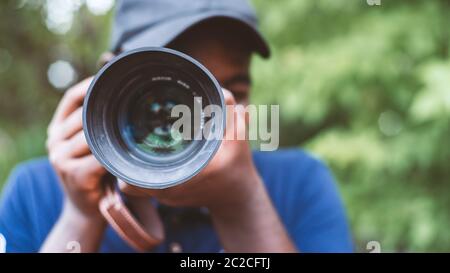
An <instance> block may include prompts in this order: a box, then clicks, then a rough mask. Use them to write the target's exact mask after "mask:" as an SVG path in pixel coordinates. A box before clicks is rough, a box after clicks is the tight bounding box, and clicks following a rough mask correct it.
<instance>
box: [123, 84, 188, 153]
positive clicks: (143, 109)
mask: <svg viewBox="0 0 450 273" xmlns="http://www.w3.org/2000/svg"><path fill="white" fill-rule="evenodd" d="M193 97H194V96H193V94H192V93H190V92H186V91H185V90H183V89H182V88H180V87H178V86H176V85H173V84H167V83H165V84H164V83H163V84H161V83H160V84H156V85H151V86H146V87H144V89H143V90H140V91H138V92H137V94H136V98H135V99H133V100H132V101H131V103H130V104H129V105H128V107H127V108H128V109H127V110H126V111H127V113H126V120H125V124H123V125H122V126H121V127H122V128H121V133H122V136H123V138H124V139H125V141H126V143H127V145H129V146H130V148H131V149H137V150H138V151H139V152H142V153H145V154H148V155H150V156H168V155H175V154H178V153H179V152H181V151H183V150H184V149H186V148H187V147H188V146H189V145H190V144H191V143H192V140H190V139H184V138H183V136H182V135H181V133H180V132H178V130H174V129H173V128H172V125H173V124H174V122H175V121H176V120H177V119H178V118H177V117H174V116H172V109H173V108H174V107H175V106H176V105H187V106H188V107H189V109H193V106H192V102H193Z"/></svg>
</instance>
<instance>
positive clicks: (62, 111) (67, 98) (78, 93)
mask: <svg viewBox="0 0 450 273" xmlns="http://www.w3.org/2000/svg"><path fill="white" fill-rule="evenodd" d="M91 81H92V77H90V78H87V79H85V80H83V81H81V82H80V83H78V84H76V85H74V86H73V87H71V88H69V89H68V90H67V91H66V94H65V95H64V97H63V98H62V100H61V102H60V103H59V105H58V107H57V108H56V112H55V115H54V116H53V120H52V122H51V124H52V125H53V124H57V123H59V122H61V121H62V120H64V119H65V118H66V117H67V116H68V115H69V114H70V113H72V112H73V111H75V109H77V108H78V107H79V106H80V105H81V104H82V103H83V99H84V96H85V95H86V93H87V90H88V89H89V85H90V84H91Z"/></svg>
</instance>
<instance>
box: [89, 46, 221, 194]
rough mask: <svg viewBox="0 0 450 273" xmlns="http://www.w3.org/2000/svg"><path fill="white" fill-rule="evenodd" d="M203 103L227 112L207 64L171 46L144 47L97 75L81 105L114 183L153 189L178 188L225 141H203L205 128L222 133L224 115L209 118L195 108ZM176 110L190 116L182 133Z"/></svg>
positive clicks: (99, 155)
mask: <svg viewBox="0 0 450 273" xmlns="http://www.w3.org/2000/svg"><path fill="white" fill-rule="evenodd" d="M199 104H200V105H201V106H203V105H204V106H208V105H214V106H217V107H220V108H222V109H225V102H224V98H223V94H222V91H221V88H220V85H219V84H218V82H217V80H216V79H215V78H214V76H213V75H212V74H211V73H210V72H209V71H208V70H207V69H206V68H205V67H204V66H203V65H202V64H200V63H199V62H198V61H196V60H195V59H193V58H191V57H190V56H188V55H186V54H183V53H181V52H178V51H175V50H172V49H167V48H151V47H149V48H139V49H136V50H132V51H128V52H124V53H122V54H120V55H118V56H117V57H115V58H114V59H113V60H112V61H110V62H109V63H108V64H106V65H105V66H104V67H103V68H102V69H101V70H100V71H99V72H98V73H97V75H96V76H95V78H94V80H93V81H92V83H91V85H90V87H89V90H88V93H87V95H86V98H85V101H84V105H83V128H84V133H85V135H86V140H87V142H88V145H89V147H90V149H91V152H92V153H93V154H94V156H95V157H96V158H97V159H98V160H99V162H100V163H101V164H102V165H103V166H104V167H105V168H106V169H107V170H108V171H109V172H110V173H111V174H112V175H114V176H116V177H117V178H119V179H121V180H123V181H125V182H127V183H130V184H132V185H135V186H139V187H143V188H150V189H163V188H167V187H171V186H175V185H178V184H180V183H182V182H185V181H187V180H189V179H190V178H192V177H193V176H195V175H196V174H197V173H198V172H200V171H201V170H202V169H203V168H204V167H205V166H206V165H207V164H208V162H209V161H210V160H211V158H212V157H213V156H214V154H215V153H216V151H217V150H218V148H219V146H220V142H221V138H207V137H206V138H205V137H204V130H205V129H206V130H208V131H213V132H209V133H212V134H214V135H220V136H222V135H223V133H224V131H225V121H226V119H225V111H221V113H222V114H220V116H215V117H214V118H211V117H208V116H205V113H204V112H203V110H202V109H203V107H200V111H195V109H198V105H199ZM177 106H183V107H184V108H185V109H188V110H190V112H191V113H193V114H191V115H190V116H189V120H190V121H191V123H192V124H193V126H189V127H186V128H184V127H183V132H182V133H183V136H182V133H181V132H178V131H176V130H173V128H174V124H175V123H176V121H177V117H175V116H174V115H173V114H174V111H173V110H174V109H175V108H176V107H177ZM184 118H186V117H184ZM205 123H209V124H210V126H208V127H207V128H206V127H205V126H204V125H205ZM186 130H188V132H187V131H186ZM186 135H188V136H190V138H186V137H185V136H186Z"/></svg>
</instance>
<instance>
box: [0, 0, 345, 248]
mask: <svg viewBox="0 0 450 273" xmlns="http://www.w3.org/2000/svg"><path fill="white" fill-rule="evenodd" d="M143 46H167V47H170V48H173V49H176V50H179V51H182V52H184V53H186V54H188V55H190V56H192V57H194V58H195V59H197V60H199V61H200V62H201V63H202V64H204V65H205V66H206V67H207V68H208V69H209V70H210V71H211V72H212V73H213V75H214V76H215V77H216V78H217V80H218V81H219V82H220V84H221V86H222V87H223V88H224V91H223V92H224V96H225V100H226V103H227V104H244V105H245V104H247V103H248V97H249V92H250V85H251V82H250V77H249V65H250V59H251V54H252V53H253V52H257V53H259V54H260V55H262V56H263V57H268V56H269V49H268V47H267V45H266V43H265V41H264V39H263V38H262V37H261V35H260V33H259V32H258V31H257V29H256V16H255V14H254V12H253V10H252V9H251V7H250V6H249V5H248V4H247V3H246V2H245V1H243V0H242V1H241V0H233V1H230V0H227V1H200V0H198V1H188V2H181V1H175V0H173V1H169V0H160V1H157V0H154V1H148V0H127V1H123V2H121V3H119V5H118V7H117V11H116V17H115V22H114V27H113V43H112V51H113V53H115V54H117V53H119V52H121V51H126V50H130V49H134V48H138V47H143ZM110 55H111V54H110ZM105 56H108V54H106V55H105ZM90 81H91V78H88V79H86V80H84V81H82V82H81V83H79V84H77V85H75V86H74V87H72V88H70V89H69V90H68V91H67V92H66V94H65V96H64V97H63V99H62V100H61V102H60V104H59V105H58V108H57V110H56V112H55V114H54V117H53V119H52V121H51V123H50V125H49V129H48V140H47V148H48V153H49V160H47V159H39V160H34V161H31V162H27V163H24V164H21V165H20V166H19V167H17V168H16V169H15V171H14V172H13V173H12V175H11V176H10V179H9V182H8V184H7V186H6V188H5V189H4V192H3V198H2V200H1V203H0V233H2V234H3V235H4V237H5V238H6V240H7V251H10V252H35V251H36V252H37V251H42V252H63V251H70V250H71V249H70V247H69V246H72V245H73V244H70V243H71V242H73V241H75V242H77V243H79V246H80V247H81V251H84V252H95V251H101V252H129V251H132V249H131V248H130V247H129V246H128V245H126V243H125V242H124V241H122V240H121V239H120V238H119V237H118V235H117V234H116V233H115V232H114V230H113V229H111V228H110V227H109V226H108V225H107V224H106V222H105V220H104V218H103V217H102V215H101V213H100V212H99V209H98V202H99V200H100V198H101V196H102V195H103V192H102V187H101V179H102V177H103V176H104V175H105V173H106V171H105V169H104V168H103V167H102V166H101V165H100V163H99V162H97V160H96V159H95V158H94V156H93V155H92V154H91V153H90V151H89V148H88V145H87V143H86V140H85V137H84V134H83V131H82V119H81V113H82V109H81V105H82V101H83V98H84V96H85V94H86V91H87V89H88V86H89V84H90ZM228 90H229V91H228ZM256 92H257V91H256ZM238 118H240V119H244V116H243V115H242V113H238ZM238 130H245V128H244V129H243V128H238ZM121 185H122V187H121V188H122V190H123V191H124V192H125V193H126V194H128V195H127V196H128V198H130V199H133V198H142V197H143V196H144V197H145V198H150V197H152V198H153V200H156V202H155V203H154V206H155V207H156V208H157V211H158V214H159V217H160V219H161V221H162V223H163V226H164V230H165V240H164V242H163V243H161V244H160V245H159V246H157V247H156V248H155V249H154V250H153V251H156V252H169V251H173V252H174V251H184V252H219V251H230V252H295V251H305V252H347V251H352V243H351V239H350V234H349V229H348V226H347V222H346V218H345V213H344V209H343V206H342V203H341V201H340V200H339V197H338V193H337V191H336V188H335V185H334V182H333V179H332V177H331V175H330V173H329V171H328V170H327V168H326V167H324V166H323V165H322V163H320V162H319V161H318V160H316V159H314V158H312V157H310V156H308V155H307V154H305V153H304V152H302V151H300V150H282V151H277V152H270V153H268V152H266V153H264V152H253V153H252V152H251V151H250V147H249V145H248V142H247V141H238V140H224V141H223V142H222V145H221V147H220V149H219V151H218V153H217V154H216V156H215V157H214V158H213V160H212V161H211V162H210V163H209V164H208V166H207V167H206V168H205V169H204V170H203V171H202V172H201V173H200V174H199V175H197V176H196V177H194V178H193V179H192V181H188V182H186V183H184V184H182V185H179V186H176V187H174V188H170V189H165V190H143V189H139V188H135V187H130V186H126V183H121Z"/></svg>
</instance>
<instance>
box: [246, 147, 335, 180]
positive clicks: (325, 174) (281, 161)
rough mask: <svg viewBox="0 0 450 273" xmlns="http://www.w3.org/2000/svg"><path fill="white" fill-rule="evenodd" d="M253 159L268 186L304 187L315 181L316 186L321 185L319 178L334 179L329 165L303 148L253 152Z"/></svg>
mask: <svg viewBox="0 0 450 273" xmlns="http://www.w3.org/2000/svg"><path fill="white" fill-rule="evenodd" d="M253 159H254V162H255V165H256V168H257V169H258V172H259V173H260V175H261V176H262V177H263V179H264V182H265V183H266V186H267V187H268V188H272V187H277V186H282V187H286V186H289V187H301V186H302V187H303V186H307V183H313V181H314V185H315V186H320V185H319V184H320V183H318V182H317V180H318V179H320V180H323V179H331V180H332V178H331V173H330V171H329V169H328V167H327V166H326V165H325V164H324V163H323V162H322V161H321V160H319V159H318V158H316V157H314V156H313V155H311V154H308V153H307V152H305V151H303V150H301V149H280V150H278V151H275V152H253ZM280 184H281V185H280Z"/></svg>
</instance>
